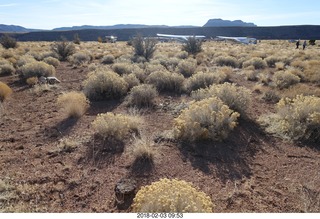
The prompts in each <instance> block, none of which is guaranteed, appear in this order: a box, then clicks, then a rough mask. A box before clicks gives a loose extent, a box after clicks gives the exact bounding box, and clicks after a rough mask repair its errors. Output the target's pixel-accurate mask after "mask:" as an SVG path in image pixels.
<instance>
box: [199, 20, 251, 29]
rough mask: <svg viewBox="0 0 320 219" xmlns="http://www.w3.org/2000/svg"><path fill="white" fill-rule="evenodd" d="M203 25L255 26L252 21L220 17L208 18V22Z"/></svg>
mask: <svg viewBox="0 0 320 219" xmlns="http://www.w3.org/2000/svg"><path fill="white" fill-rule="evenodd" d="M203 26H204V27H256V26H257V25H255V24H254V23H247V22H243V21H242V20H235V21H229V20H222V19H220V18H217V19H210V20H208V22H207V23H206V24H205V25H203Z"/></svg>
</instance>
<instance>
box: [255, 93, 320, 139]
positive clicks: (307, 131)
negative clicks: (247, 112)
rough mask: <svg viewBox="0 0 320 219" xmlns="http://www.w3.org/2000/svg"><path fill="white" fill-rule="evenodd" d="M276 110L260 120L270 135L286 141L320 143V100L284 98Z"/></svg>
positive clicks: (311, 97) (313, 98)
mask: <svg viewBox="0 0 320 219" xmlns="http://www.w3.org/2000/svg"><path fill="white" fill-rule="evenodd" d="M276 110H277V111H276V113H273V114H269V115H263V116H261V117H260V118H259V119H258V122H259V123H260V124H261V125H262V126H264V127H265V129H266V131H267V132H268V133H271V134H274V135H275V136H277V137H280V138H282V139H285V140H293V141H301V140H302V141H314V142H319V140H320V98H318V97H314V96H303V95H298V96H296V97H295V98H293V99H290V98H282V99H281V100H280V101H279V102H278V103H277V105H276Z"/></svg>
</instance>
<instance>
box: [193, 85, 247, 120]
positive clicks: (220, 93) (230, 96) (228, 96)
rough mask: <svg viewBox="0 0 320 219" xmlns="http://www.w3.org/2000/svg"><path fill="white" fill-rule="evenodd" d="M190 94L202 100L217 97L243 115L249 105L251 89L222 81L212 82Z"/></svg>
mask: <svg viewBox="0 0 320 219" xmlns="http://www.w3.org/2000/svg"><path fill="white" fill-rule="evenodd" d="M191 96H192V98H193V99H195V100H202V99H205V98H209V97H212V96H215V97H218V98H219V99H220V100H222V102H223V103H224V104H226V105H227V106H228V107H229V108H230V109H232V110H235V111H237V112H239V113H240V114H241V115H242V116H245V115H246V110H247V108H248V107H249V105H250V99H251V91H250V90H248V89H247V88H245V87H242V86H236V85H235V84H230V83H224V84H218V85H215V84H214V85H212V86H211V87H209V88H207V89H199V90H197V91H193V92H192V93H191Z"/></svg>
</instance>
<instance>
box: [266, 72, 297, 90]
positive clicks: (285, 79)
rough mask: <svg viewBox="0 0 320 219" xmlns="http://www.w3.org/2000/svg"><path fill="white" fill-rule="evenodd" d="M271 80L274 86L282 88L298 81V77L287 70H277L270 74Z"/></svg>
mask: <svg viewBox="0 0 320 219" xmlns="http://www.w3.org/2000/svg"><path fill="white" fill-rule="evenodd" d="M272 81H273V82H274V83H275V85H276V87H278V88H279V89H283V88H288V87H290V86H291V85H294V84H297V83H299V82H300V78H299V77H298V76H296V75H294V74H292V73H290V72H288V71H277V72H276V73H275V74H274V75H273V76H272Z"/></svg>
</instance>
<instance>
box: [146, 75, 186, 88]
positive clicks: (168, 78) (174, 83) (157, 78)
mask: <svg viewBox="0 0 320 219" xmlns="http://www.w3.org/2000/svg"><path fill="white" fill-rule="evenodd" d="M183 81H184V77H183V75H181V74H179V73H171V72H169V71H155V72H152V73H151V74H150V75H149V76H148V77H147V78H146V80H145V82H146V83H148V84H153V85H154V86H155V87H156V88H157V90H158V91H175V92H180V91H181V88H182V84H183Z"/></svg>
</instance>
